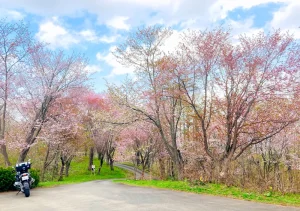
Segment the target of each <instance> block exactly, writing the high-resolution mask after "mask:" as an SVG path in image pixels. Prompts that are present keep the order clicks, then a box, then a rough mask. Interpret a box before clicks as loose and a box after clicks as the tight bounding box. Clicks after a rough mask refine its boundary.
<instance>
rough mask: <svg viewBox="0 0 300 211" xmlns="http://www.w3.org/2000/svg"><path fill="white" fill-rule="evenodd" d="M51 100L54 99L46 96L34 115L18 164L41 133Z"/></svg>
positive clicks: (22, 160)
mask: <svg viewBox="0 0 300 211" xmlns="http://www.w3.org/2000/svg"><path fill="white" fill-rule="evenodd" d="M53 100H54V98H53V97H52V96H47V95H46V96H45V97H44V100H43V103H42V105H41V108H40V110H39V111H37V113H36V115H35V119H34V121H33V123H32V125H31V128H30V131H29V133H28V134H27V136H26V140H25V143H26V145H27V146H25V148H23V149H22V151H21V153H20V156H19V159H18V162H24V160H25V158H26V156H27V154H28V152H29V150H30V147H31V145H32V144H33V143H34V142H35V140H36V138H37V136H38V135H39V133H40V132H41V129H42V125H43V123H44V121H45V119H46V115H47V112H48V109H49V106H50V104H51V102H52V101H53Z"/></svg>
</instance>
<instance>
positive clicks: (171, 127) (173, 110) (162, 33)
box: [109, 26, 183, 179]
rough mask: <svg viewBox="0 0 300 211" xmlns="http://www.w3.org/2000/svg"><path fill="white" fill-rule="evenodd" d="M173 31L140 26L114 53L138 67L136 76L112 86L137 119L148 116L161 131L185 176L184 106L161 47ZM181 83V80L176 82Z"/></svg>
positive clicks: (180, 174)
mask: <svg viewBox="0 0 300 211" xmlns="http://www.w3.org/2000/svg"><path fill="white" fill-rule="evenodd" d="M170 34H171V31H170V30H168V29H163V28H160V27H156V26H155V27H147V28H143V29H139V30H138V31H137V32H136V33H135V34H133V35H131V36H130V37H129V38H128V39H127V41H126V42H125V43H124V44H123V45H120V46H119V47H118V48H117V49H116V51H115V53H114V55H115V56H116V59H117V60H118V61H119V62H120V63H121V64H123V65H126V66H130V67H132V68H135V76H136V78H135V79H134V80H129V79H128V80H127V81H126V82H125V83H124V84H123V85H122V86H120V87H116V86H113V85H110V86H109V93H110V95H111V96H112V99H113V100H115V102H116V103H117V104H119V105H121V106H123V107H124V109H127V110H130V111H131V112H132V113H133V114H134V115H136V116H137V118H138V119H146V120H147V121H148V122H151V123H152V124H153V125H154V126H155V127H156V128H157V130H158V131H159V133H160V136H161V140H162V142H163V143H164V146H165V148H166V150H167V152H168V154H169V156H170V157H171V159H172V161H173V162H174V166H175V169H176V176H177V178H179V179H181V178H182V177H183V159H182V156H181V153H180V149H179V146H178V144H179V143H178V140H177V135H178V125H179V121H180V118H181V114H182V110H183V106H182V103H181V102H182V101H181V99H180V94H179V93H178V92H177V91H178V89H179V86H178V85H176V83H174V82H175V81H176V78H174V74H173V72H172V71H173V67H172V65H164V64H165V63H166V64H169V62H168V59H165V54H164V53H163V51H162V47H163V45H164V41H165V40H166V38H168V37H169V35H170ZM177 84H178V83H177Z"/></svg>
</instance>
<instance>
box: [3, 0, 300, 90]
mask: <svg viewBox="0 0 300 211" xmlns="http://www.w3.org/2000/svg"><path fill="white" fill-rule="evenodd" d="M0 18H7V19H8V20H9V21H16V20H20V19H23V20H25V21H26V22H29V23H30V30H31V31H32V32H33V33H34V35H35V37H36V38H37V39H38V40H40V41H43V42H46V43H48V44H49V45H48V47H49V48H51V49H53V50H55V49H65V50H66V51H73V50H75V51H80V52H83V53H85V54H86V56H87V57H88V58H89V60H90V65H89V70H90V71H91V72H93V74H92V75H91V77H92V82H93V84H94V87H95V90H96V91H102V90H103V89H104V88H105V80H107V81H111V82H116V83H118V82H120V81H121V80H122V79H123V78H124V77H125V75H126V74H130V73H131V72H132V70H131V69H128V68H123V67H122V66H120V65H119V64H118V63H117V62H116V61H115V59H114V57H113V56H112V54H111V51H112V50H113V49H114V48H115V46H116V45H118V44H119V43H120V42H122V40H124V39H125V38H126V36H127V35H128V34H129V33H130V32H132V31H134V30H135V29H136V28H137V27H139V26H148V25H154V24H160V25H164V26H168V27H171V28H172V29H174V30H175V32H180V31H182V30H185V29H188V28H190V29H205V28H210V27H214V26H216V25H219V24H223V25H225V26H230V27H231V28H232V33H233V35H234V36H235V35H238V34H241V33H246V34H251V33H255V32H257V31H259V30H265V31H269V30H272V29H277V28H281V29H282V30H289V31H290V32H292V33H293V34H294V36H295V37H296V38H299V39H300V28H299V26H300V0H0ZM177 34H178V33H174V34H173V37H171V38H170V40H169V44H168V45H169V46H172V44H173V43H176V40H178V36H177Z"/></svg>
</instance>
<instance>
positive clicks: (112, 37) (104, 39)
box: [99, 35, 119, 43]
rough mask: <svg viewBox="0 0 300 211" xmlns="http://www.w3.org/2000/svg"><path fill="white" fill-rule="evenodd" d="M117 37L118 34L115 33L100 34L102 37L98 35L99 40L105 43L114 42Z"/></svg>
mask: <svg viewBox="0 0 300 211" xmlns="http://www.w3.org/2000/svg"><path fill="white" fill-rule="evenodd" d="M118 37H119V35H115V36H110V37H109V36H106V35H104V36H102V37H99V40H100V41H101V42H105V43H114V42H116V40H117V38H118Z"/></svg>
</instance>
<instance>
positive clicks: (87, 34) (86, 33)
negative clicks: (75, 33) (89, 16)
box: [79, 30, 119, 43]
mask: <svg viewBox="0 0 300 211" xmlns="http://www.w3.org/2000/svg"><path fill="white" fill-rule="evenodd" d="M79 35H80V36H81V37H82V38H83V39H84V40H86V41H89V42H95V43H99V42H104V43H113V42H115V41H116V40H117V38H118V37H119V35H114V36H107V35H104V36H102V37H98V36H97V35H96V33H95V31H93V30H83V31H81V32H79Z"/></svg>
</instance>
